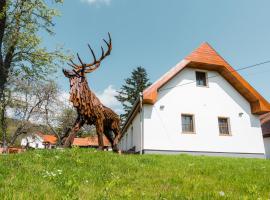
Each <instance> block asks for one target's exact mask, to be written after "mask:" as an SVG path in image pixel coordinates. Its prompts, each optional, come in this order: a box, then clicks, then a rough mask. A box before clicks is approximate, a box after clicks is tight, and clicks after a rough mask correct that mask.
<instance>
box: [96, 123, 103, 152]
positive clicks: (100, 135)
mask: <svg viewBox="0 0 270 200" xmlns="http://www.w3.org/2000/svg"><path fill="white" fill-rule="evenodd" d="M96 131H97V135H98V150H103V149H104V143H103V131H104V128H103V123H101V120H98V121H97V123H96Z"/></svg>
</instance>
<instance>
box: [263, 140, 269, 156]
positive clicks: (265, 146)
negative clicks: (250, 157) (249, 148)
mask: <svg viewBox="0 0 270 200" xmlns="http://www.w3.org/2000/svg"><path fill="white" fill-rule="evenodd" d="M263 141H264V148H265V155H266V158H268V159H270V137H267V138H264V139H263Z"/></svg>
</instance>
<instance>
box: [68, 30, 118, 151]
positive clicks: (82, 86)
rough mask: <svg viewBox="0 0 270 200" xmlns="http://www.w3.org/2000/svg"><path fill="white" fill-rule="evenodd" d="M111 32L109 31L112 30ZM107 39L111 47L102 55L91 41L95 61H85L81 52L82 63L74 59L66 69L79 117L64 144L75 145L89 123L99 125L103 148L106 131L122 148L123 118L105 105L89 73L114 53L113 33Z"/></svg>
mask: <svg viewBox="0 0 270 200" xmlns="http://www.w3.org/2000/svg"><path fill="white" fill-rule="evenodd" d="M108 34H109V33H108ZM103 41H104V42H105V43H106V45H107V47H108V50H107V51H106V52H104V49H103V47H102V46H101V50H102V54H101V57H100V58H99V59H96V56H95V54H94V51H93V50H92V48H91V47H90V45H88V47H89V49H90V51H91V53H92V55H93V58H94V61H93V62H92V63H89V64H86V63H84V62H83V61H82V60H81V58H80V56H79V54H77V57H78V60H79V62H80V65H79V64H75V63H74V62H73V61H72V60H70V62H71V63H68V64H69V65H70V66H71V67H72V68H73V70H65V69H63V73H64V75H65V76H66V77H67V78H69V82H70V101H71V102H72V104H73V106H74V107H75V108H76V110H77V113H78V117H77V119H76V122H75V124H74V126H73V128H72V129H71V131H70V134H69V136H68V137H67V138H66V140H65V143H64V146H65V147H69V146H71V144H72V142H73V140H74V138H75V136H76V133H77V132H78V131H79V130H80V128H81V127H82V126H83V125H84V124H85V123H86V124H89V125H95V126H96V132H97V135H98V142H99V149H103V148H104V147H103V134H105V136H106V137H107V138H108V140H109V141H110V143H111V145H112V149H113V150H114V151H118V149H117V142H118V140H119V137H120V119H119V117H118V115H117V114H116V113H115V112H114V111H113V110H111V109H110V108H108V107H106V106H104V105H103V104H102V103H101V102H100V100H99V99H98V98H97V96H96V95H95V94H94V93H93V92H92V91H91V90H90V88H89V86H88V82H87V79H86V77H85V75H86V74H87V73H91V72H93V71H94V70H96V69H97V68H98V67H99V66H100V63H101V61H102V60H103V59H104V58H106V57H107V56H108V55H110V52H111V50H112V42H111V36H110V34H109V42H107V41H106V40H104V39H103Z"/></svg>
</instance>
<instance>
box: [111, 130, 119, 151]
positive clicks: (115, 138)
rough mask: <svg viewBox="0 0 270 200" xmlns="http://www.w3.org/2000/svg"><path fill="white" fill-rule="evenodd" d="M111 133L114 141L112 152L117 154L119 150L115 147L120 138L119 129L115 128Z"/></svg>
mask: <svg viewBox="0 0 270 200" xmlns="http://www.w3.org/2000/svg"><path fill="white" fill-rule="evenodd" d="M113 132H114V139H113V145H112V148H113V151H114V152H118V151H119V149H118V147H117V144H118V141H119V138H120V130H119V128H115V129H113Z"/></svg>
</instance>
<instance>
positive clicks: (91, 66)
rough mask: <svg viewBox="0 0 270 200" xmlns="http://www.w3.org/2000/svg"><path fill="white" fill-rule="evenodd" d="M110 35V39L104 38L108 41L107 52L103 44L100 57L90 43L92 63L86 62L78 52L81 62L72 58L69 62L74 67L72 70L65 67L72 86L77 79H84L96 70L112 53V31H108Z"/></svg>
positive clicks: (65, 73)
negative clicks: (75, 61)
mask: <svg viewBox="0 0 270 200" xmlns="http://www.w3.org/2000/svg"><path fill="white" fill-rule="evenodd" d="M108 35H109V41H106V40H105V39H103V41H104V42H105V43H106V45H107V47H108V49H107V51H106V52H104V49H103V47H102V46H101V56H100V58H99V59H96V56H95V53H94V51H93V49H92V48H91V46H90V45H89V44H88V47H89V49H90V52H91V53H92V56H93V58H94V61H93V62H92V63H84V62H83V61H82V59H81V58H80V56H79V54H78V53H77V57H78V60H79V62H80V64H75V63H74V62H73V60H72V59H71V60H70V63H67V64H68V65H70V66H71V67H72V68H73V69H72V70H66V69H63V73H64V75H65V76H66V77H67V78H69V81H70V87H72V85H73V83H74V82H75V81H76V80H78V79H80V80H84V79H85V74H86V73H91V72H93V71H95V70H96V69H97V68H98V67H99V66H100V63H101V61H102V60H103V59H104V58H106V57H107V56H108V55H110V53H111V50H112V40H111V36H110V33H108Z"/></svg>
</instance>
